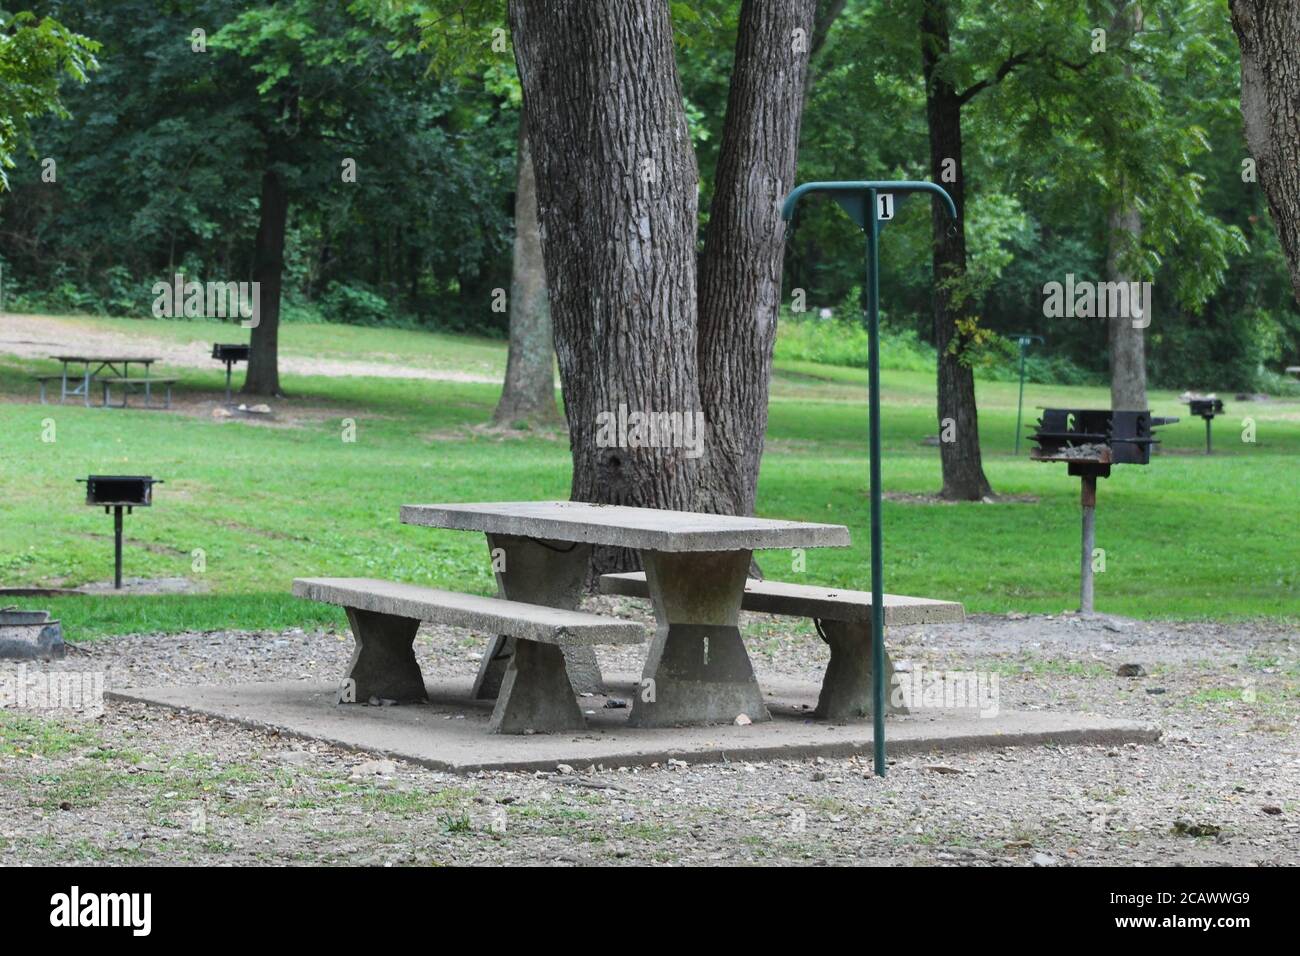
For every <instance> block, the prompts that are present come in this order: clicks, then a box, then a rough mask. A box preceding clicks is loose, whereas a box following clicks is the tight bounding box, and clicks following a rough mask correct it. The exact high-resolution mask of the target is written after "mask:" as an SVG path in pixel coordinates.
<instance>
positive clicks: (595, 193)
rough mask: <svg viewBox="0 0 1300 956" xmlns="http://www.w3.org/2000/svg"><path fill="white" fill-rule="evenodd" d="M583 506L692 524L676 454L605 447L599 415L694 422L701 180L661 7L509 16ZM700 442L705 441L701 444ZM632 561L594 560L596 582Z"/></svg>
mask: <svg viewBox="0 0 1300 956" xmlns="http://www.w3.org/2000/svg"><path fill="white" fill-rule="evenodd" d="M510 26H511V32H512V34H513V37H514V47H515V59H516V62H517V65H518V67H519V78H520V82H521V84H522V86H523V93H524V114H525V120H526V122H527V127H528V134H529V138H530V140H531V143H532V149H533V166H534V169H535V171H536V175H537V198H538V207H539V210H540V217H541V224H542V230H543V235H544V236H545V241H544V243H543V250H544V253H545V261H546V275H547V281H548V282H549V284H550V302H551V318H552V321H553V323H554V328H555V350H556V354H557V356H558V358H559V365H560V380H561V384H562V385H563V388H564V400H565V416H566V418H567V419H568V424H569V442H570V446H571V449H572V453H573V486H572V498H573V500H575V501H592V502H604V503H611V504H629V505H642V506H648V507H654V508H672V509H678V510H685V509H689V508H690V507H691V505H692V504H693V497H694V489H695V483H696V477H697V474H698V470H699V469H698V460H697V459H692V458H690V457H688V455H687V451H686V449H681V448H646V447H642V448H608V447H598V446H597V430H598V420H597V416H598V415H601V414H615V415H617V413H618V411H619V406H620V405H626V406H627V408H628V410H629V411H640V412H678V413H681V414H684V415H694V414H695V412H697V411H698V410H699V384H698V380H697V376H696V358H695V355H696V315H697V312H696V286H695V275H696V264H695V260H696V253H695V238H696V229H697V214H698V197H697V188H698V181H699V177H698V173H697V170H696V166H695V154H694V151H693V150H692V148H691V141H690V135H689V131H688V129H687V124H686V116H685V112H684V110H683V107H682V98H681V90H680V85H679V81H678V76H677V66H676V62H675V60H674V51H673V35H672V25H671V23H670V22H669V17H668V5H667V4H666V3H664V2H662V0H603V2H600V3H592V2H590V0H552V2H549V3H536V2H522V0H512V2H511V3H510ZM706 440H707V439H706ZM629 562H630V559H629V556H627V555H620V556H618V557H614V556H612V555H609V554H605V555H602V556H598V557H597V558H596V562H595V569H596V570H597V571H602V570H606V569H607V568H609V567H615V566H626V565H627V564H628V563H629Z"/></svg>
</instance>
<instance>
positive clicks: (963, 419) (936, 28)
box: [921, 0, 992, 501]
mask: <svg viewBox="0 0 1300 956" xmlns="http://www.w3.org/2000/svg"><path fill="white" fill-rule="evenodd" d="M950 46H951V39H950V31H949V11H948V2H947V0H925V2H924V4H923V7H922V12H921V65H922V71H923V73H924V76H925V113H926V120H927V122H928V124H929V127H930V176H931V178H932V179H933V180H934V182H936V183H939V184H941V185H942V186H943V187H944V189H946V190H947V191H948V194H949V195H950V196H952V201H953V202H954V203H955V204H956V206H957V221H956V223H953V222H952V221H951V220H950V219H949V218H948V214H947V211H946V210H945V209H944V208H943V207H942V206H941V204H940V203H939V202H937V201H936V202H934V203H933V205H932V211H931V222H932V226H931V229H932V233H933V236H934V282H935V294H934V344H935V348H936V349H937V350H938V353H939V433H940V438H941V439H943V440H941V441H940V442H939V460H940V462H941V464H942V468H943V490H942V491H941V492H940V494H941V495H942V496H943V497H944V498H949V499H955V500H962V501H977V500H979V499H980V498H983V497H984V496H985V495H989V494H992V488H991V487H990V486H989V482H988V479H987V478H985V477H984V465H983V462H982V460H981V457H980V438H979V419H978V415H977V412H976V409H975V373H974V371H973V370H972V369H971V367H970V365H967V364H963V363H962V361H961V354H960V351H961V348H962V346H963V345H964V344H965V342H964V340H963V337H962V335H961V333H960V331H959V329H958V327H957V322H958V321H959V320H961V319H964V318H968V317H969V315H970V312H969V309H970V305H969V302H967V301H966V297H965V295H963V294H962V290H961V288H960V287H961V286H962V285H963V284H964V281H965V278H966V199H965V192H966V189H965V178H964V172H963V168H962V140H961V108H962V99H961V96H960V95H959V94H958V92H957V90H956V88H955V87H954V86H953V84H952V81H951V80H950V79H949V78H948V76H947V75H946V74H944V73H942V72H940V71H939V70H937V69H936V67H937V65H938V63H939V61H940V60H941V59H942V58H943V57H944V56H946V55H947V53H948V52H949V49H950ZM948 160H951V161H952V163H953V164H955V171H956V177H955V179H954V180H953V181H951V182H949V181H948V179H946V178H945V177H944V171H945V167H946V166H947V162H946V161H948ZM949 420H951V422H952V427H949V426H948V422H949ZM949 436H951V438H952V441H948V440H946V439H947V438H948V437H949Z"/></svg>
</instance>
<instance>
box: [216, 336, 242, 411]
mask: <svg viewBox="0 0 1300 956" xmlns="http://www.w3.org/2000/svg"><path fill="white" fill-rule="evenodd" d="M249 350H250V346H247V345H230V344H225V345H223V344H221V343H217V344H215V345H213V346H212V357H213V358H214V359H216V360H217V361H218V362H225V363H226V404H227V405H229V404H230V367H231V366H232V365H234V364H235V363H236V362H247V361H248V353H249Z"/></svg>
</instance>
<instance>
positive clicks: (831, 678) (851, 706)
mask: <svg viewBox="0 0 1300 956" xmlns="http://www.w3.org/2000/svg"><path fill="white" fill-rule="evenodd" d="M600 590H601V593H602V594H617V595H622V596H624V597H640V598H643V597H648V596H649V589H648V587H647V585H646V579H645V574H644V572H639V571H638V572H633V573H628V574H606V575H602V576H601V579H600ZM884 597H885V624H886V626H888V625H890V624H943V623H959V622H961V621H964V620H965V619H966V611H965V608H963V607H962V606H961V605H960V604H957V603H955V602H952V601H935V600H931V599H930V598H917V597H904V596H902V595H899V594H886V595H885V596H884ZM740 607H741V610H744V611H757V612H759V613H761V614H778V615H786V616H790V617H807V618H812V620H813V622H814V623H815V624H816V626H817V633H818V634H819V635H820V636H821V639H822V640H823V641H825V642H826V643H827V644H828V645H830V649H831V659H830V663H828V664H827V665H826V675H825V677H823V678H822V688H821V693H820V695H818V698H817V709H816V710H815V711H814V712H813V713H814V714H815V716H817V717H822V718H825V719H828V720H848V719H851V718H857V717H869V716H871V592H870V591H850V590H847V589H843V588H824V587H820V586H818V585H811V584H786V583H784V582H781V581H759V580H756V579H754V578H750V579H749V580H747V581H746V582H745V596H744V598H742V599H741V603H740ZM885 686H886V687H887V688H893V686H894V664H893V661H891V660H890V658H889V655H888V653H886V655H885ZM889 697H890V699H889V701H888V702H887V705H886V707H887V711H886V712H887V713H891V714H900V713H903V714H905V713H907V708H906V707H904V706H903V705H902V704H901V703H899V702H898V701H896V700H894V699H893V697H894V695H893V694H892V693H891V694H890V695H889Z"/></svg>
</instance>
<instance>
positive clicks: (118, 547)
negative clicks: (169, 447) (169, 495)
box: [77, 475, 163, 589]
mask: <svg viewBox="0 0 1300 956" xmlns="http://www.w3.org/2000/svg"><path fill="white" fill-rule="evenodd" d="M77 481H79V482H85V485H86V504H88V505H92V506H94V507H103V509H104V513H105V514H107V513H108V512H109V511H110V510H111V511H112V512H113V587H114V588H116V589H121V587H122V509H123V508H125V509H126V513H127V514H130V513H131V512H132V510H133V509H135V508H148V507H150V506H152V505H153V486H154V485H161V484H162V483H163V481H162V479H161V478H151V477H149V476H148V475H91V476H90V477H88V478H78V479H77Z"/></svg>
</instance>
